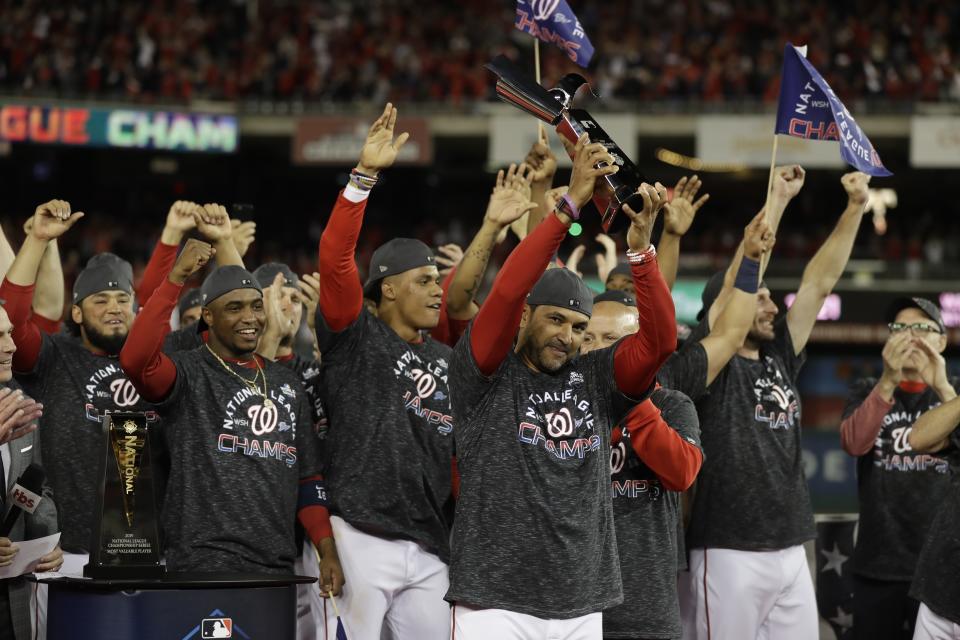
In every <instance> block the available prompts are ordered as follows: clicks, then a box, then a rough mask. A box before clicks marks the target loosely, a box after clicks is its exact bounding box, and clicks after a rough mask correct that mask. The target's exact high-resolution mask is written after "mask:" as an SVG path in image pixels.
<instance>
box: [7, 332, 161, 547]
mask: <svg viewBox="0 0 960 640" xmlns="http://www.w3.org/2000/svg"><path fill="white" fill-rule="evenodd" d="M17 379H18V380H20V381H22V382H23V383H24V386H25V387H26V388H28V389H29V392H30V393H31V394H33V397H34V398H35V399H36V400H37V401H38V402H41V403H43V416H42V417H41V418H40V421H39V425H40V426H39V428H38V429H37V431H38V433H39V435H40V444H41V447H42V449H43V457H44V462H45V463H46V464H45V470H46V472H47V481H48V483H49V484H50V487H51V489H53V493H54V495H55V496H56V500H57V511H58V514H59V519H60V530H61V532H62V537H61V542H60V544H61V546H62V547H63V549H64V550H65V551H69V552H73V553H86V552H87V551H88V550H89V548H90V536H91V532H90V526H91V523H92V522H93V518H94V511H95V508H96V499H97V493H98V492H99V491H100V478H99V477H98V470H99V469H100V466H101V464H102V461H103V459H104V456H105V455H106V453H107V451H106V448H105V444H104V440H103V432H102V427H101V423H100V420H101V417H102V416H103V414H104V412H107V411H147V412H149V413H148V421H149V424H150V426H151V428H154V429H155V428H156V426H157V422H156V417H157V416H156V413H155V412H154V411H153V409H154V407H153V405H151V404H149V403H147V402H145V401H144V400H142V399H141V398H140V394H139V393H137V390H136V389H135V388H134V386H133V383H131V382H130V381H129V380H127V376H126V374H124V372H123V370H122V369H121V368H120V362H119V361H118V359H117V358H116V357H112V356H105V355H99V354H96V353H93V352H91V351H89V350H88V349H87V348H86V347H84V346H83V343H82V342H81V341H80V339H79V338H75V337H73V336H70V335H67V334H62V333H61V334H56V335H47V334H43V342H42V346H41V347H40V355H39V358H38V360H37V364H36V366H35V367H34V370H33V371H32V372H30V373H29V374H18V375H17ZM152 440H157V438H152ZM158 453H159V451H158V450H155V451H154V458H156V457H157V455H158Z"/></svg>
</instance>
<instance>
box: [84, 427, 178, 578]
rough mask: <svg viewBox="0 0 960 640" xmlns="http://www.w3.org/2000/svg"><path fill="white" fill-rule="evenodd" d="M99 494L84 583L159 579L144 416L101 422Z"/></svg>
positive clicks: (155, 525) (162, 570)
mask: <svg viewBox="0 0 960 640" xmlns="http://www.w3.org/2000/svg"><path fill="white" fill-rule="evenodd" d="M102 424H103V442H104V446H103V456H101V458H100V459H101V461H102V463H101V465H100V476H99V477H100V492H99V494H98V496H97V507H96V511H95V512H94V522H93V531H92V536H91V542H90V562H89V564H87V565H86V566H85V567H84V568H83V575H84V576H87V577H88V578H107V579H109V578H118V579H126V578H151V577H160V576H162V575H163V573H164V569H165V567H164V566H163V565H161V564H160V542H159V538H158V536H157V508H156V502H155V499H154V487H153V481H154V477H153V468H152V466H151V462H152V459H151V452H150V433H149V430H148V428H147V414H145V413H107V414H105V415H104V416H103V421H102Z"/></svg>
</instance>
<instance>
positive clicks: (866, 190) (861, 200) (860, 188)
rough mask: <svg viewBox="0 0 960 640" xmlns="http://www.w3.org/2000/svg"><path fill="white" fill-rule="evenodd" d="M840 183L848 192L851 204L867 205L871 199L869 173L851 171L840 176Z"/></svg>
mask: <svg viewBox="0 0 960 640" xmlns="http://www.w3.org/2000/svg"><path fill="white" fill-rule="evenodd" d="M840 184H842V185H843V188H844V190H845V191H846V192H847V200H848V201H849V202H850V204H852V205H856V206H858V207H866V206H867V201H868V200H870V176H869V175H867V174H865V173H863V172H860V171H851V172H850V173H845V174H844V175H843V177H842V178H840Z"/></svg>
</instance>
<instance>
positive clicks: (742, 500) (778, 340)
mask: <svg viewBox="0 0 960 640" xmlns="http://www.w3.org/2000/svg"><path fill="white" fill-rule="evenodd" d="M774 329H775V338H774V339H773V340H772V341H770V342H766V343H764V344H763V345H762V346H761V348H760V358H759V359H757V360H752V359H749V358H744V357H742V356H740V355H735V356H734V357H733V358H732V359H731V360H730V362H729V364H727V366H726V367H724V369H723V371H721V372H720V375H718V376H717V378H716V379H715V380H714V381H713V384H711V385H710V387H709V389H708V391H707V393H706V394H704V395H703V396H702V397H701V398H700V400H699V401H698V402H697V413H698V414H699V416H700V431H701V438H702V444H703V451H704V454H705V457H704V462H703V467H702V468H701V469H700V474H699V476H698V477H697V489H696V495H695V497H694V501H693V514H692V517H691V521H690V530H689V531H688V533H687V546H688V547H689V548H692V549H696V548H705V547H719V548H726V549H740V550H743V551H764V550H775V549H785V548H787V547H791V546H794V545H798V544H801V543H803V542H804V541H806V540H810V539H812V538H814V537H815V536H816V529H815V527H814V523H813V509H812V507H811V505H810V495H809V492H808V490H807V482H806V477H805V476H804V472H803V456H802V450H801V447H800V395H799V392H798V391H797V383H796V381H797V376H798V375H799V372H800V368H801V366H802V365H803V362H804V359H805V356H804V353H803V352H801V353H800V355H796V354H794V349H793V340H792V338H791V336H790V331H789V329H788V327H787V323H786V319H785V318H784V319H782V320H780V321H779V322H777V323H776V325H775V327H774ZM689 348H694V347H693V346H691V347H689ZM701 349H702V346H701ZM683 351H684V352H686V351H687V348H686V347H685V348H684V350H683ZM672 366H675V367H679V369H680V370H679V371H678V372H676V373H675V374H674V377H675V378H679V379H682V378H686V377H688V376H690V371H684V370H683V368H684V367H696V366H700V367H705V366H706V359H705V358H704V359H703V360H702V362H701V363H700V364H699V365H698V364H696V363H695V362H693V360H691V359H689V358H681V359H679V360H678V361H677V362H676V363H673V364H672ZM702 374H703V375H704V376H705V375H706V374H705V369H704V370H703V372H702ZM698 375H700V373H698Z"/></svg>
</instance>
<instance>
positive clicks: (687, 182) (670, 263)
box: [657, 176, 710, 291]
mask: <svg viewBox="0 0 960 640" xmlns="http://www.w3.org/2000/svg"><path fill="white" fill-rule="evenodd" d="M702 185H703V183H702V182H701V181H700V178H698V177H697V176H693V177H692V178H687V177H686V176H684V177H683V178H680V181H679V182H677V186H675V187H674V188H673V199H672V200H670V202H668V203H667V204H665V205H663V234H662V235H661V236H660V244H659V245H658V246H657V263H658V264H659V265H660V273H661V275H663V280H664V282H666V283H667V288H668V289H670V290H671V291H672V290H673V284H674V283H675V282H676V281H677V267H678V265H679V263H680V238H682V237H683V236H684V234H685V233H686V232H687V231H689V230H690V225H691V224H693V219H694V218H695V217H696V215H697V212H698V211H699V210H700V207H702V206H703V205H704V204H706V202H707V200H709V199H710V194H709V193H705V194H703V195H702V196H700V197H699V198H697V192H698V191H700V187H701V186H702Z"/></svg>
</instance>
